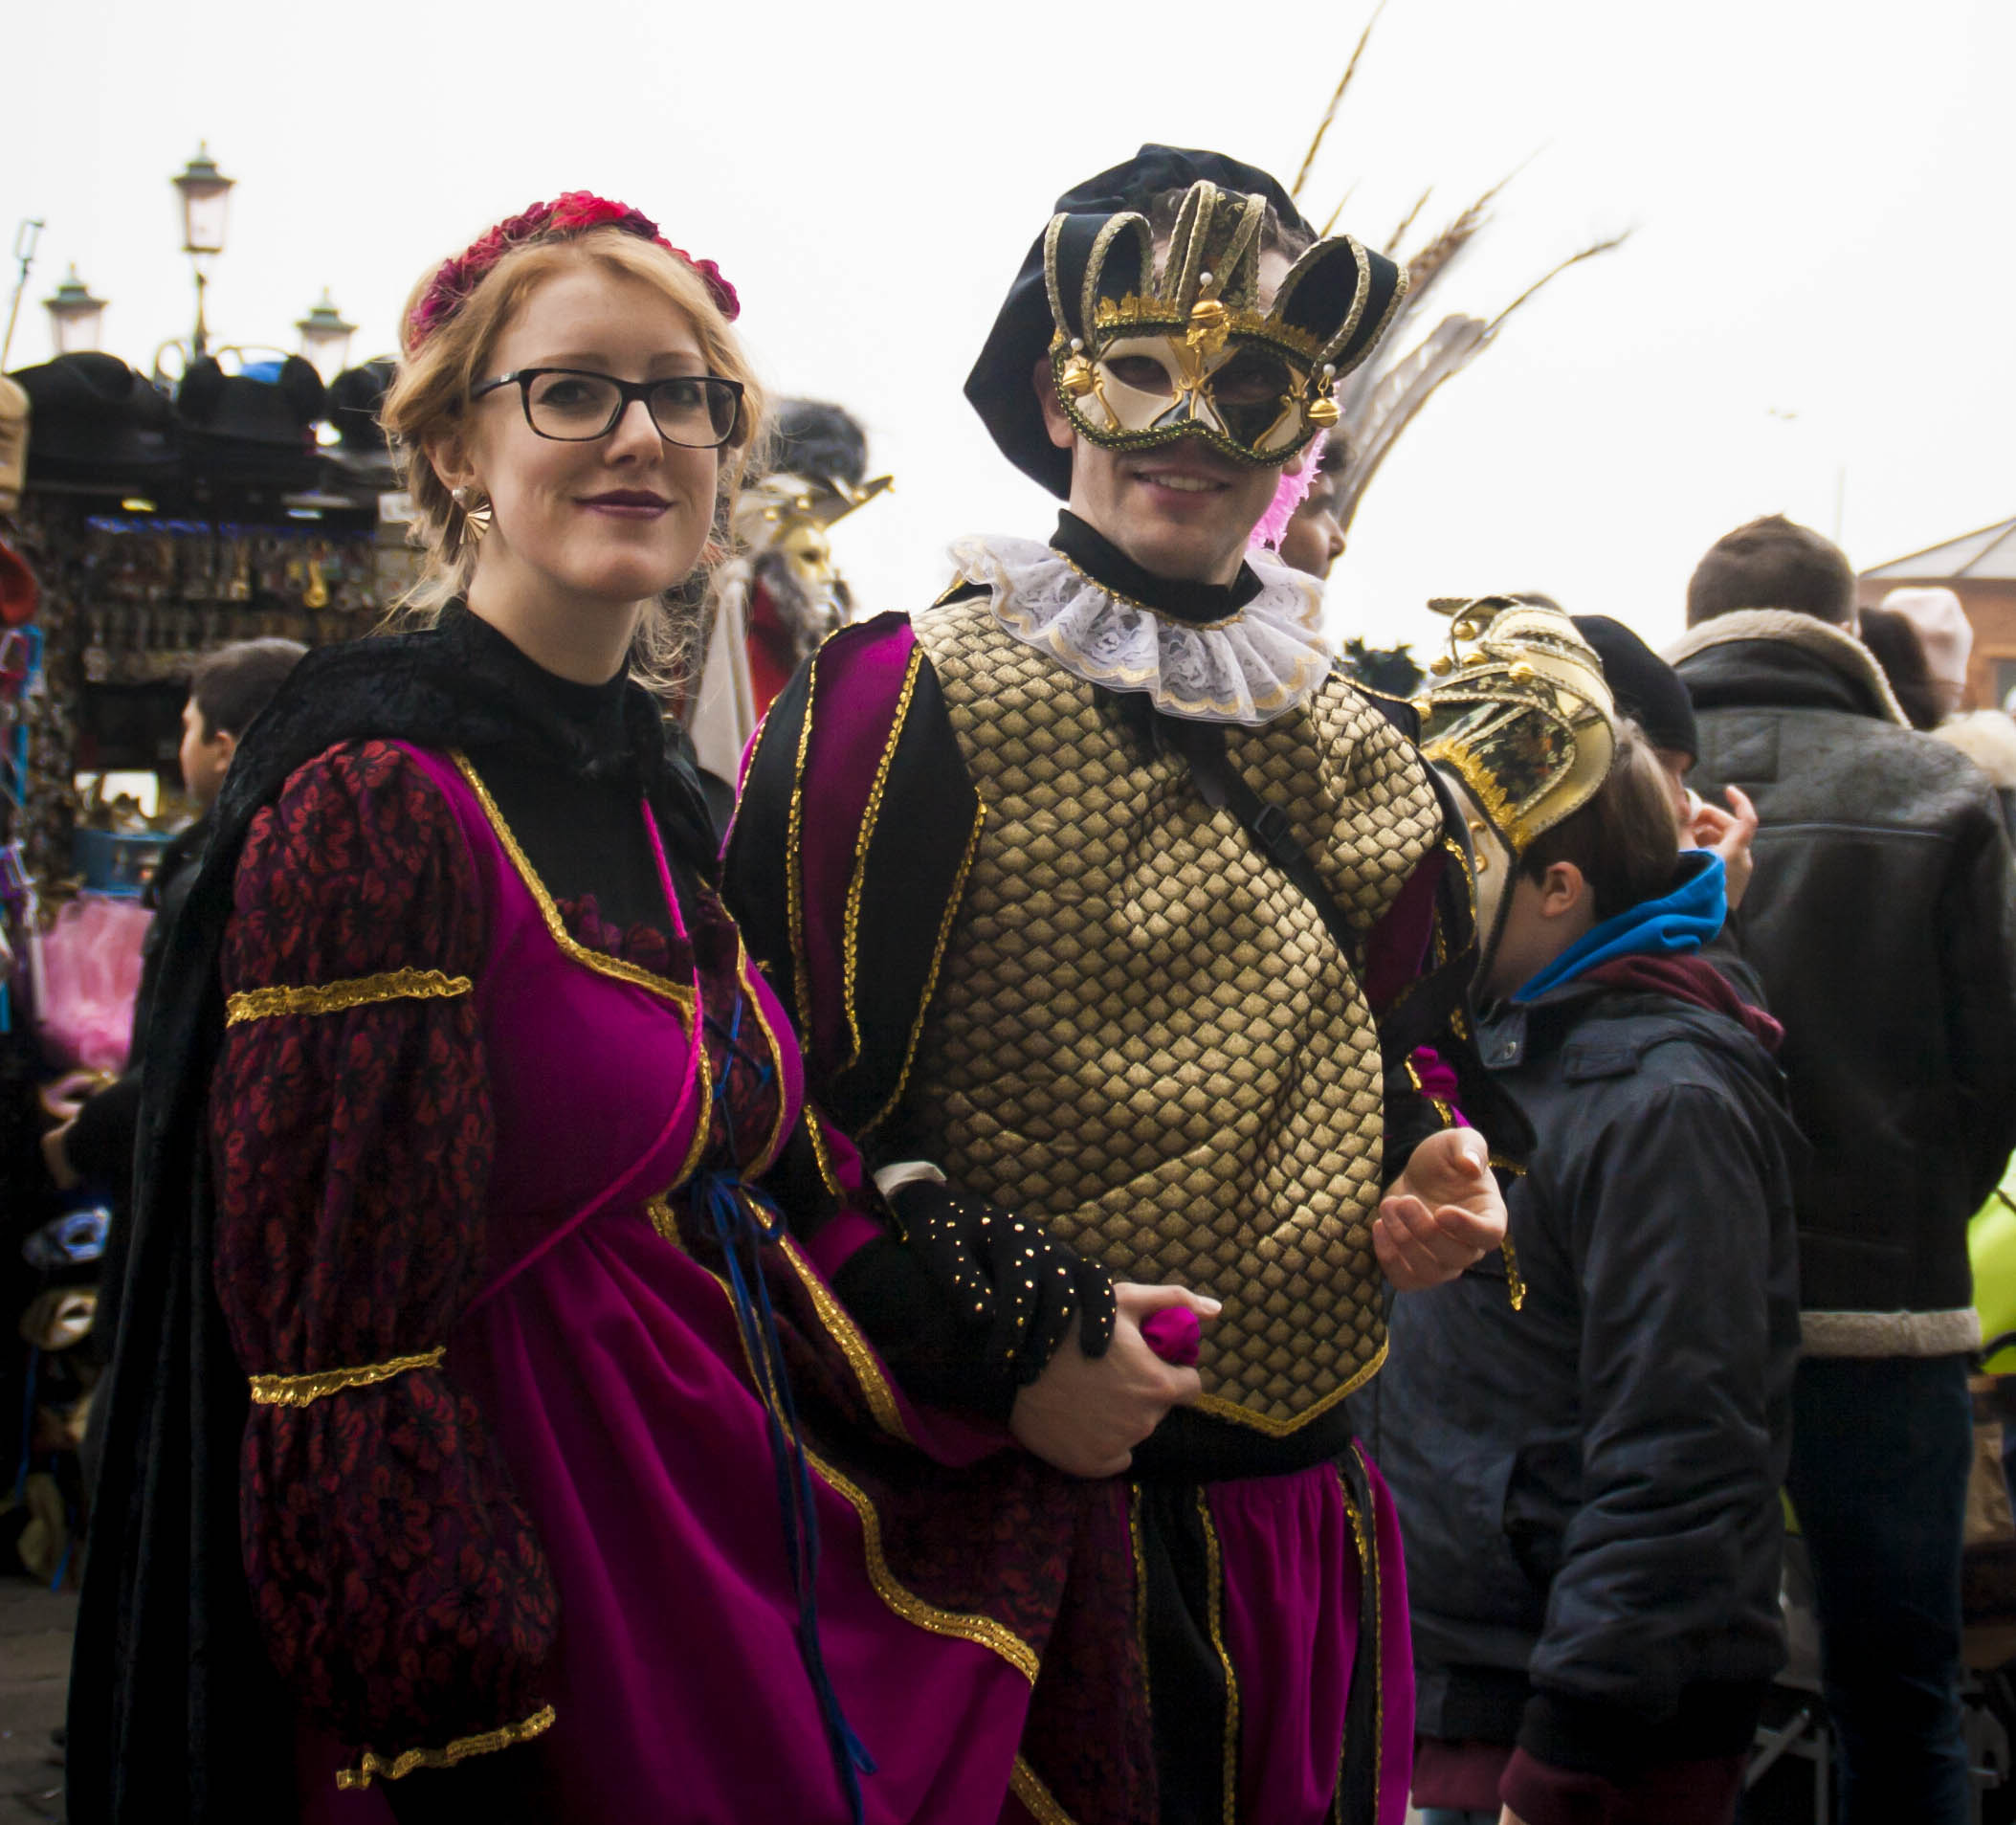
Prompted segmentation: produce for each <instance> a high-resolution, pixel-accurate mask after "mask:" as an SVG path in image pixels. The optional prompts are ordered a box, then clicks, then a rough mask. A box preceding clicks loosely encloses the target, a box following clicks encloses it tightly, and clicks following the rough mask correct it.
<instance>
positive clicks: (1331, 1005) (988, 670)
mask: <svg viewBox="0 0 2016 1825" xmlns="http://www.w3.org/2000/svg"><path fill="white" fill-rule="evenodd" d="M916 628H917V634H918V639H919V643H920V644H921V645H922V646H923V648H924V650H925V652H926V654H927V655H928V657H929V658H930V661H931V664H932V666H933V668H934V670H935V671H936V673H937V675H938V679H939V682H940V685H941V687H942V690H943V693H944V699H945V703H946V706H947V709H948V711H949V713H950V716H951V721H952V726H953V730H954V732H955V734H956V735H957V737H958V740H959V743H960V746H961V748H962V749H963V751H964V758H965V762H966V766H967V768H968V769H969V771H970V773H971V776H972V781H973V785H974V787H975V788H976V789H977V790H978V791H979V794H980V797H981V799H982V800H983V802H984V803H985V805H986V817H985V821H984V824H983V827H982V832H981V835H980V839H979V846H978V850H977V853H976V854H975V856H974V857H973V863H972V869H971V873H970V876H969V877H968V881H967V886H966V891H965V895H964V901H963V904H962V908H961V912H960V917H959V922H958V924H957V926H956V928H955V930H954V933H953V937H952V941H951V946H950V948H949V950H948V952H947V954H946V956H945V958H944V962H943V965H942V968H941V970H940V974H939V984H938V990H937V993H936V995H935V997H934V999H933V1001H932V1005H931V1010H930V1014H929V1018H928V1020H927V1022H926V1025H925V1028H924V1033H923V1036H922V1043H921V1049H920V1052H919V1057H918V1060H917V1069H916V1071H915V1074H914V1077H913V1082H914V1083H915V1085H916V1086H917V1091H916V1096H917V1102H916V1106H917V1111H918V1113H919V1115H920V1116H921V1117H922V1119H923V1121H924V1123H925V1124H926V1128H927V1130H928V1132H929V1133H930V1136H931V1139H932V1142H933V1144H934V1146H935V1148H936V1151H935V1153H934V1155H933V1157H935V1158H937V1159H938V1160H940V1161H941V1162H942V1165H943V1166H944V1168H945V1170H946V1171H947V1172H948V1173H950V1174H951V1175H952V1177H953V1178H954V1179H955V1180H958V1181H960V1182H962V1183H964V1184H966V1185H969V1186H971V1187H972V1188H973V1189H974V1190H975V1191H980V1192H981V1193H983V1194H984V1195H986V1196H989V1197H992V1198H994V1199H996V1200H997V1201H999V1202H1001V1203H1003V1204H1008V1205H1011V1206H1013V1207H1014V1208H1016V1209H1019V1210H1023V1211H1028V1212H1030V1213H1035V1214H1040V1215H1041V1216H1042V1217H1043V1218H1044V1220H1045V1222H1046V1223H1047V1224H1048V1225H1049V1226H1050V1228H1051V1229H1052V1231H1053V1232H1054V1233H1055V1234H1056V1235H1059V1236H1060V1237H1061V1238H1062V1239H1064V1240H1066V1241H1068V1242H1070V1243H1071V1244H1072V1245H1073V1246H1074V1247H1075V1248H1077V1249H1080V1250H1081V1251H1084V1252H1086V1253H1088V1254H1090V1255H1093V1256H1095V1257H1097V1258H1098V1259H1099V1260H1101V1261H1103V1262H1104V1263H1105V1264H1106V1266H1107V1267H1109V1268H1110V1269H1111V1270H1112V1271H1113V1272H1114V1273H1115V1275H1116V1276H1118V1277H1119V1278H1121V1279H1127V1280H1150V1281H1163V1280H1178V1281H1181V1282H1183V1283H1184V1284H1185V1285H1188V1286H1192V1287H1195V1288H1197V1289H1199V1290H1200V1291H1204V1292H1208V1293H1210V1294H1212V1295H1214V1296H1215V1297H1217V1298H1218V1299H1221V1300H1223V1301H1224V1302H1225V1310H1224V1312H1223V1314H1222V1315H1221V1316H1220V1317H1219V1318H1218V1319H1217V1320H1215V1321H1214V1322H1213V1323H1212V1324H1208V1325H1207V1326H1206V1328H1205V1338H1204V1356H1203V1360H1202V1363H1201V1365H1200V1367H1201V1369H1202V1372H1203V1377H1204V1386H1205V1400H1204V1403H1203V1404H1204V1406H1205V1407H1206V1409H1207V1411H1209V1412H1212V1413H1217V1414H1218V1415H1220V1416H1221V1417H1225V1418H1230V1419H1233V1420H1238V1421H1241V1422H1244V1423H1246V1424H1250V1425H1252V1426H1255V1427H1257V1428H1259V1429H1260V1430H1262V1431H1264V1432H1268V1433H1271V1434H1276V1435H1279V1434H1285V1433H1289V1432H1292V1431H1294V1430H1295V1429H1296V1427H1298V1426H1300V1425H1302V1424H1303V1423H1305V1422H1306V1421H1308V1420H1309V1419H1311V1418H1313V1417H1314V1416H1315V1415H1316V1414H1317V1413H1320V1412H1321V1411H1323V1410H1324V1409H1325V1408H1326V1407H1328V1406H1330V1405H1331V1404H1332V1403H1333V1402H1335V1401H1336V1400H1338V1399H1339V1398H1340V1397H1341V1396H1342V1395H1343V1394H1345V1393H1346V1392H1348V1391H1350V1390H1351V1389H1352V1388H1354V1387H1356V1386H1358V1384H1360V1383H1361V1382H1362V1381H1363V1380H1365V1379H1366V1377H1368V1376H1369V1375H1370V1374H1371V1373H1372V1372H1373V1371H1374V1370H1375V1369H1377V1368H1378V1366H1379V1364H1380V1362H1381V1360H1382V1358H1383V1357H1384V1356H1385V1310H1384V1301H1383V1288H1382V1280H1381V1276H1380V1272H1379V1268H1378V1265H1377V1262H1376V1260H1375V1258H1374V1257H1373V1253H1372V1245H1371V1230H1370V1222H1371V1218H1372V1215H1373V1213H1374V1212H1375V1211H1376V1210H1377V1208H1378V1203H1379V1197H1380V1185H1381V1172H1380V1153H1381V1137H1382V1132H1383V1119H1382V1075H1383V1072H1382V1065H1381V1059H1380V1051H1379V1035H1378V1033H1377V1031H1376V1029H1375V1027H1374V1025H1373V1019H1372V1014H1371V1011H1370V1010H1369V1009H1368V1008H1367V1006H1366V1004H1365V1000H1364V997H1363V995H1362V993H1361V992H1360V990H1359V986H1358V982H1357V979H1356V977H1355V975H1354V974H1353V972H1352V969H1351V968H1350V966H1349V964H1348V962H1347V961H1346V959H1345V958H1343V957H1342V956H1341V955H1340V953H1339V950H1338V947H1337V945H1336V944H1335V942H1334V941H1333V940H1332V939H1331V937H1330V935H1329V933H1328V932H1327V931H1326V930H1325V929H1324V927H1323V924H1322V922H1321V920H1320V919H1319V918H1318V915H1317V913H1316V911H1315V909H1314V908H1313V907H1312V906H1311V905H1310V904H1309V902H1308V901H1307V900H1306V899H1305V898H1304V897H1303V896H1302V895H1301V894H1300V893H1299V892H1297V891H1296V888H1295V887H1294V886H1292V885H1291V884H1290V883H1289V882H1288V881H1287V880H1286V879H1283V878H1282V877H1281V875H1280V874H1279V872H1278V870H1276V869H1275V868H1274V865H1273V864H1272V863H1270V862H1269V861H1268V860H1267V859H1266V858H1265V857H1263V856H1262V855H1261V854H1260V853H1259V852H1258V851H1257V850H1256V849H1255V848H1254V846H1253V844H1252V840H1251V838H1250V837H1249V836H1248V835H1247V834H1246V833H1245V832H1244V831H1243V830H1242V829H1241V828H1240V826H1239V824H1238V822H1237V821H1236V820H1235V819H1234V817H1233V816H1232V814H1231V812H1230V811H1219V812H1213V811H1211V810H1210V808H1209V807H1207V805H1206V804H1205V803H1204V801H1203V800H1202V798H1201V797H1200V796H1199V795H1198V793H1197V790H1196V789H1195V787H1194V785H1193V784H1192V783H1191V781H1190V778H1189V775H1188V770H1187V768H1185V764H1184V763H1183V761H1182V760H1181V759H1179V758H1177V757H1176V756H1173V755H1169V756H1163V757H1157V758H1154V759H1147V758H1143V757H1142V756H1141V754H1140V753H1138V752H1137V751H1136V750H1135V747H1134V745H1133V744H1132V743H1131V742H1130V741H1129V739H1128V738H1127V737H1126V735H1125V734H1124V733H1123V732H1122V731H1121V730H1120V729H1119V728H1117V727H1116V726H1115V725H1114V724H1113V723H1111V722H1110V721H1109V720H1108V719H1107V717H1106V716H1105V715H1103V714H1102V713H1101V712H1100V710H1099V708H1098V706H1097V701H1096V699H1095V694H1094V690H1093V687H1092V686H1091V685H1089V684H1086V683H1084V682H1083V681H1081V680H1080V679H1077V678H1075V677H1074V676H1072V675H1071V674H1070V673H1068V672H1066V671H1065V670H1064V669H1063V668H1062V667H1061V666H1059V665H1058V664H1057V663H1056V662H1055V661H1054V660H1053V659H1052V658H1050V657H1046V656H1045V655H1044V654H1042V653H1040V652H1038V651H1036V650H1035V649H1034V648H1032V647H1030V646H1029V645H1026V644H1025V643H1023V642H1022V641H1021V640H1018V639H1017V638H1015V637H1014V636H1013V635H1012V634H1009V633H1008V631H1007V630H1006V629H1005V628H1004V627H1003V626H1002V625H1001V624H1000V622H999V621H998V620H997V619H996V618H995V615H994V612H993V611H992V609H991V607H990V605H989V602H988V600H987V599H986V598H985V597H980V598H969V599H966V600H964V601H959V602H953V603H949V604H946V605H944V606H942V607H940V608H937V609H933V610H931V611H929V612H926V613H923V614H920V615H919V616H917V617H916ZM1227 736H1228V752H1229V754H1230V758H1231V759H1232V761H1233V762H1234V764H1236V765H1237V766H1238V768H1240V771H1241V772H1242V773H1243V775H1244V776H1245V778H1246V780H1247V782H1248V783H1249V784H1250V785H1251V786H1252V788H1253V789H1254V790H1256V791H1257V792H1259V793H1260V795H1261V796H1262V797H1263V798H1265V799H1269V800H1271V801H1273V802H1274V803H1275V804H1277V805H1278V806H1280V808H1281V809H1282V810H1283V811H1284V812H1287V813H1288V814H1289V815H1290V817H1291V818H1292V819H1293V821H1294V825H1295V835H1296V841H1297V842H1298V843H1300V844H1301V846H1302V847H1303V849H1304V851H1305V852H1306V853H1307V854H1308V855H1309V856H1310V857H1311V858H1312V860H1313V861H1314V862H1315V863H1316V865H1317V867H1318V871H1319V872H1320V873H1321V875H1322V877H1323V879H1324V880H1325V883H1326V884H1327V885H1328V886H1329V887H1330V889H1331V892H1332V894H1333V895H1334V897H1335V898H1336V899H1337V901H1338V902H1339V903H1340V905H1341V906H1342V907H1344V908H1345V909H1346V911H1347V912H1348V914H1349V916H1350V919H1351V922H1352V924H1353V925H1354V926H1355V927H1356V928H1357V929H1358V930H1360V931H1361V932H1363V931H1366V930H1369V929H1370V927H1371V926H1372V925H1373V924H1375V923H1376V921H1377V920H1378V918H1379V917H1380V915H1381V914H1382V913H1384V912H1385V909H1386V908H1387V907H1388V906H1389V905H1390V904H1391V903H1392V901H1393V899H1394V897H1395V896H1396V895H1397V894H1398V893H1399V891H1400V889H1401V887H1402V886H1403V884H1404V883H1405V882H1406V880H1407V877H1408V875H1409V874H1410V873H1411V872H1412V871H1413V869H1414V868H1415V867H1416V865H1417V864H1419V862H1420V861H1421V860H1422V858H1423V857H1425V856H1426V855H1427V854H1428V852H1429V850H1430V849H1431V848H1432V847H1433V846H1434V844H1435V842H1436V840H1437V838H1438V836H1439V835H1440V827H1441V816H1440V812H1438V810H1437V807H1436V802H1435V798H1434V795H1433V792H1432V790H1431V789H1430V787H1429V783H1428V780H1427V777H1426V775H1425V773H1424V771H1423V768H1422V764H1421V762H1420V760H1419V759H1418V757H1417V756H1416V754H1415V752H1414V750H1413V749H1412V747H1411V746H1409V745H1408V744H1407V742H1406V741H1404V740H1403V739H1402V738H1401V737H1400V736H1399V734H1398V733H1396V732H1395V731H1394V730H1393V729H1392V727H1391V726H1390V724H1388V723H1387V722H1386V720H1385V717H1383V716H1382V715H1381V714H1380V713H1379V712H1378V711H1377V710H1376V709H1374V708H1373V707H1372V706H1371V705H1370V704H1368V703H1367V702H1366V701H1364V700H1363V699H1362V697H1360V696H1359V695H1358V694H1357V693H1356V692H1355V691H1354V690H1352V689H1351V687H1350V686H1349V685H1348V684H1347V683H1346V682H1345V681H1344V680H1343V679H1340V678H1336V677H1332V678H1331V679H1329V680H1328V681H1326V682H1325V683H1324V684H1323V685H1321V686H1320V687H1319V688H1318V691H1317V692H1316V694H1315V696H1314V697H1313V698H1312V699H1311V700H1310V701H1309V702H1308V703H1307V704H1305V705H1304V706H1303V707H1301V708H1299V709H1296V710H1292V711H1290V712H1288V713H1287V714H1284V715H1283V716H1281V717H1278V718H1277V719H1276V720H1275V721H1274V722H1273V723H1268V724H1267V725H1266V726H1264V727H1261V728H1257V729H1245V728H1228V730H1227Z"/></svg>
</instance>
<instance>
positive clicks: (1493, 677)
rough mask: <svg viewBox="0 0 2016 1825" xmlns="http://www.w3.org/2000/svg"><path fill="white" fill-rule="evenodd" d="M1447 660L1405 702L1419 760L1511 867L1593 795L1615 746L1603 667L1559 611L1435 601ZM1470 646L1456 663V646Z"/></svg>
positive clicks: (1491, 599) (1503, 602)
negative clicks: (1441, 774) (1485, 830)
mask: <svg viewBox="0 0 2016 1825" xmlns="http://www.w3.org/2000/svg"><path fill="white" fill-rule="evenodd" d="M1429 608H1431V609H1433V610H1434V611H1435V612H1437V613H1439V614H1447V615H1450V616H1451V622H1452V624H1451V629H1450V651H1451V657H1449V658H1446V659H1437V660H1436V661H1435V663H1434V665H1433V667H1432V668H1431V669H1432V670H1433V672H1434V673H1435V675H1436V677H1435V681H1434V682H1433V683H1431V684H1430V685H1429V687H1428V688H1427V689H1426V690H1425V691H1423V692H1422V693H1421V694H1420V695H1419V696H1418V697H1417V698H1416V699H1415V700H1414V701H1415V705H1416V707H1417V708H1418V709H1419V710H1420V711H1421V721H1422V752H1423V754H1425V755H1426V756H1427V758H1428V759H1429V760H1430V761H1432V762H1434V763H1435V764H1436V765H1437V766H1439V767H1442V768H1446V769H1448V770H1449V771H1450V772H1452V773H1454V774H1455V775H1456V777H1457V778H1459V779H1460V780H1461V781H1462V782H1463V784H1464V785H1465V786H1467V787H1468V788H1469V789H1470V792H1471V794H1472V796H1473V798H1475V800H1476V802H1477V804H1478V805H1479V807H1480V808H1481V809H1482V811H1483V812H1484V815H1485V816H1486V817H1488V818H1489V819H1490V820H1491V823H1492V826H1493V834H1494V835H1496V836H1497V837H1498V838H1499V839H1500V840H1501V841H1502V842H1503V843H1504V845H1505V847H1506V848H1507V849H1509V850H1510V851H1511V852H1512V854H1513V856H1514V857H1520V856H1523V855H1524V854H1525V853H1526V851H1527V850H1528V849H1529V848H1530V847H1531V846H1532V844H1533V842H1534V840H1535V839H1536V838H1537V837H1539V836H1540V835H1541V834H1542V833H1543V832H1545V831H1549V830H1552V829H1553V828H1554V826H1555V825H1557V824H1559V823H1561V822H1562V819H1564V818H1567V817H1570V816H1572V815H1574V813H1575V812H1578V811H1580V810H1581V809H1582V808H1583V806H1584V805H1586V804H1587V803H1588V802H1589V800H1590V799H1591V798H1592V797H1593V796H1594V795H1595V793H1596V790H1597V789H1598V788H1599V787H1600V786H1601V785H1602V784H1603V782H1604V779H1605V777H1606V775H1607V774H1608V772H1609V770H1610V761H1611V758H1612V756H1613V755H1614V754H1615V752H1616V746H1617V721H1616V718H1617V712H1616V706H1615V703H1614V702H1613V701H1612V699H1611V696H1610V687H1609V685H1608V684H1607V683H1606V682H1605V680H1604V676H1603V661H1602V660H1601V659H1600V658H1598V657H1597V656H1596V650H1595V649H1594V648H1593V647H1592V646H1590V645H1589V643H1588V642H1587V641H1586V640H1584V638H1583V637H1582V635H1581V634H1579V633H1578V632H1577V631H1576V628H1575V624H1574V623H1573V622H1572V621H1570V620H1569V619H1568V617H1567V616H1566V615H1565V614H1564V613H1562V612H1561V611H1560V610H1559V609H1550V608H1541V607H1540V606H1538V605H1536V604H1534V603H1530V602H1520V601H1518V600H1516V599H1514V598H1513V597H1511V596H1503V595H1485V596H1473V597H1467V598H1466V597H1460V596H1459V597H1443V598H1440V599H1438V600H1435V601H1432V602H1430V603H1429ZM1465 642H1468V643H1471V650H1470V651H1469V652H1468V653H1464V652H1463V651H1462V650H1461V646H1462V643H1465Z"/></svg>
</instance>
